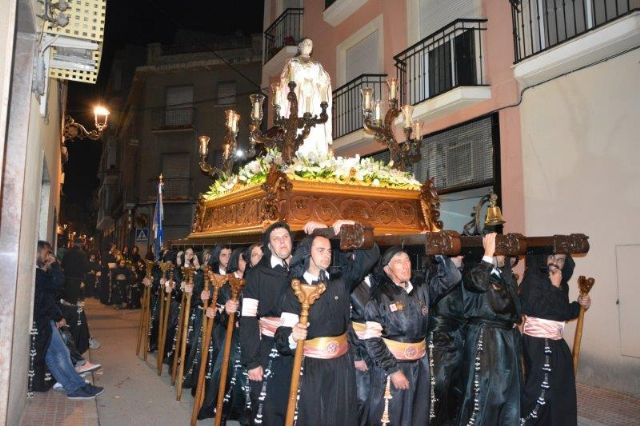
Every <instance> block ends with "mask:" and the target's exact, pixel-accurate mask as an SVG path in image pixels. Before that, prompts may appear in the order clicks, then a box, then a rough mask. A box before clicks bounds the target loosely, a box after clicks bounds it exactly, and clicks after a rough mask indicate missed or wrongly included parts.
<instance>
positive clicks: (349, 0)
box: [322, 0, 367, 27]
mask: <svg viewBox="0 0 640 426" xmlns="http://www.w3.org/2000/svg"><path fill="white" fill-rule="evenodd" d="M366 2H367V0H325V2H324V8H325V10H324V12H322V19H324V21H325V22H326V23H327V24H329V25H331V26H332V27H337V26H338V25H340V24H341V23H343V22H344V21H345V20H346V19H347V18H348V17H350V16H351V15H353V14H354V13H355V12H356V11H357V10H358V9H360V8H361V7H362V6H363V5H364V4H365V3H366Z"/></svg>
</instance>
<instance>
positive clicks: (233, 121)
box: [198, 109, 240, 179]
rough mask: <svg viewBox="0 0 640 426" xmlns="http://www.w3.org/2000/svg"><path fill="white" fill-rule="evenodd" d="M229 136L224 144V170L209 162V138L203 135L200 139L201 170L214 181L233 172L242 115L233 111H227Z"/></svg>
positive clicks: (227, 135)
mask: <svg viewBox="0 0 640 426" xmlns="http://www.w3.org/2000/svg"><path fill="white" fill-rule="evenodd" d="M225 117H226V124H225V127H226V128H227V134H226V135H225V137H224V142H223V143H222V168H218V167H215V166H212V165H211V164H209V163H208V162H207V157H208V156H209V140H210V139H211V138H209V136H206V135H202V136H199V137H198V142H199V153H200V163H199V164H200V170H201V171H202V173H204V174H205V175H207V176H209V177H210V178H212V179H217V178H218V177H221V176H222V175H229V174H231V171H232V170H233V162H234V153H235V152H236V146H237V145H238V142H237V137H238V122H239V121H240V114H238V113H237V112H235V111H234V110H232V109H228V110H226V111H225Z"/></svg>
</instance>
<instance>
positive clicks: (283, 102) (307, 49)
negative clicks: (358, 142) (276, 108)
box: [277, 38, 333, 160]
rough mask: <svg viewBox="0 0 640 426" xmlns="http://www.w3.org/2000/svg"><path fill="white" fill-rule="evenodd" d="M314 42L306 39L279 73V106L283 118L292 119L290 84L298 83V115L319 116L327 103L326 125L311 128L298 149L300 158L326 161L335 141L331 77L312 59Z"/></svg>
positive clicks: (296, 91) (296, 89) (296, 90)
mask: <svg viewBox="0 0 640 426" xmlns="http://www.w3.org/2000/svg"><path fill="white" fill-rule="evenodd" d="M312 49H313V42H312V41H311V39H309V38H305V39H304V40H302V41H301V42H300V43H299V44H298V55H297V56H295V57H293V58H291V59H290V60H289V61H288V62H287V64H286V65H285V67H284V69H283V70H282V74H280V90H279V91H278V92H279V98H280V99H278V100H277V101H278V104H279V105H280V112H281V114H282V116H283V117H289V102H288V101H287V93H289V87H288V84H289V82H290V81H293V82H295V83H296V88H295V93H296V96H297V97H298V115H299V116H302V114H303V113H305V112H309V113H311V114H312V115H319V114H320V113H321V112H322V109H321V108H320V103H321V102H327V104H328V105H329V106H328V107H327V114H328V115H329V119H328V120H327V122H326V123H324V124H318V125H316V126H315V127H312V128H311V132H310V133H309V136H308V137H307V138H306V139H305V140H304V143H303V144H302V145H301V146H300V148H298V151H297V153H298V155H300V156H303V157H305V158H308V159H312V160H313V159H318V158H325V157H327V154H328V152H329V145H331V143H332V142H333V139H332V137H331V124H332V122H331V77H329V73H327V72H326V71H325V70H324V68H323V67H322V65H321V64H320V62H317V61H314V60H313V59H311V50H312Z"/></svg>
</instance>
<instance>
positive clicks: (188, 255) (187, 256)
mask: <svg viewBox="0 0 640 426" xmlns="http://www.w3.org/2000/svg"><path fill="white" fill-rule="evenodd" d="M184 258H185V259H186V260H187V261H191V259H193V250H191V249H188V250H187V251H186V252H184Z"/></svg>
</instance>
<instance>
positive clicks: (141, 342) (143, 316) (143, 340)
mask: <svg viewBox="0 0 640 426" xmlns="http://www.w3.org/2000/svg"><path fill="white" fill-rule="evenodd" d="M145 266H146V274H145V277H144V278H143V280H142V284H143V285H144V292H143V293H142V312H140V326H139V328H138V344H137V347H136V355H138V356H139V355H140V348H141V347H142V350H143V351H144V353H143V358H144V360H145V361H146V360H147V352H148V350H149V348H148V342H149V341H148V336H147V334H148V332H149V316H150V304H151V284H152V271H153V262H151V261H149V260H146V261H145Z"/></svg>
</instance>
